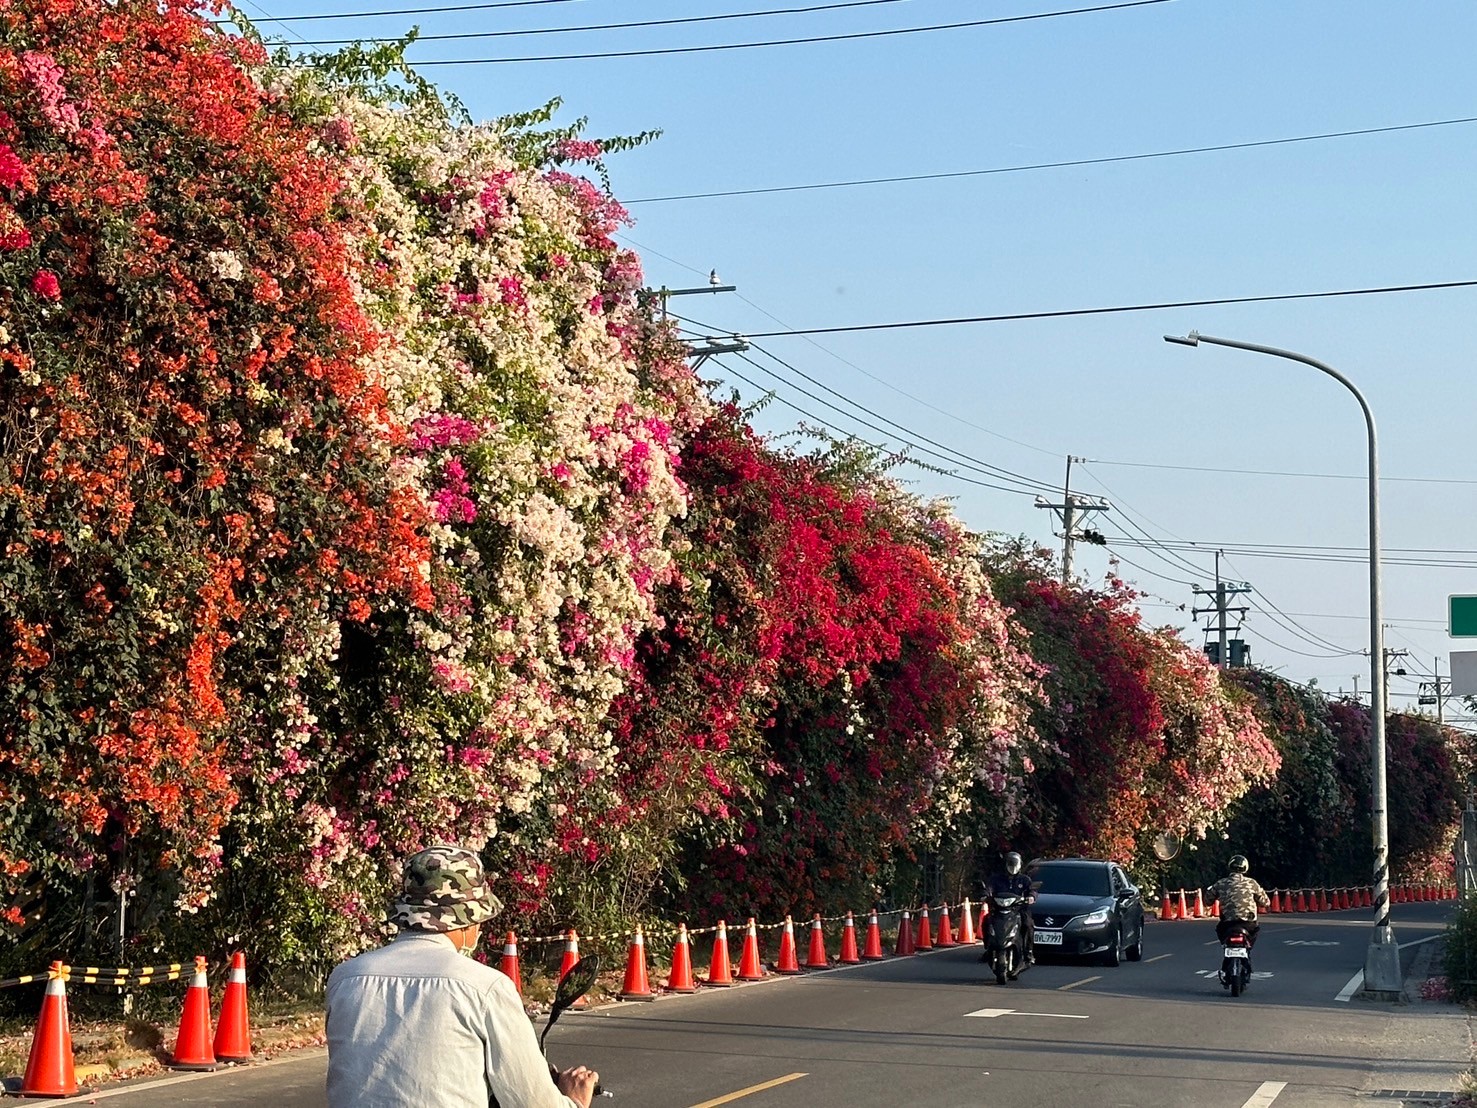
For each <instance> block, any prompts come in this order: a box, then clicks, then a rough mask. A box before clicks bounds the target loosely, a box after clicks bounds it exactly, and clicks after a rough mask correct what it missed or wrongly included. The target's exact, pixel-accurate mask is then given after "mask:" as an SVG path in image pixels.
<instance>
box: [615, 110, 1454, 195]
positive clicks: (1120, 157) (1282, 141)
mask: <svg viewBox="0 0 1477 1108" xmlns="http://www.w3.org/2000/svg"><path fill="white" fill-rule="evenodd" d="M1468 123H1477V116H1462V117H1460V118H1457V119H1433V120H1429V121H1427V122H1424V123H1398V124H1393V125H1391V126H1388V127H1360V128H1358V129H1355V130H1350V131H1324V132H1320V133H1318V134H1312V135H1289V136H1286V137H1284V138H1272V139H1256V140H1252V141H1249V142H1225V143H1218V144H1216V145H1214V146H1184V147H1177V148H1175V149H1173V150H1152V151H1149V152H1147V153H1140V154H1113V155H1108V156H1104V157H1100V158H1072V159H1070V160H1067V161H1059V162H1032V163H1029V164H1025V165H1002V166H993V167H991V168H988V169H960V170H954V171H952V172H941V173H910V174H905V175H902V176H897V177H861V178H857V179H854V180H847V181H817V182H814V183H811V184H804V185H772V186H769V187H767V188H747V189H723V190H721V191H715V192H686V193H675V194H673V195H671V196H643V197H641V198H639V199H636V200H627V201H624V203H625V205H626V206H627V207H630V206H631V205H633V204H669V203H673V202H676V201H679V200H715V199H720V198H724V197H730V196H769V195H773V194H775V193H786V192H815V191H817V190H820V189H843V188H862V187H865V186H871V185H898V184H912V183H914V182H918V181H948V180H957V179H959V178H962V177H994V176H998V175H1000V174H1006V173H1035V172H1038V171H1041V170H1047V169H1080V168H1082V167H1084V166H1091V165H1115V164H1118V163H1121V162H1144V161H1152V160H1156V159H1160V158H1182V157H1186V156H1188V155H1191V154H1218V153H1222V152H1225V151H1230V150H1255V149H1257V148H1259V147H1267V146H1292V145H1294V144H1297V143H1303V142H1326V141H1328V140H1331V139H1341V138H1355V137H1358V136H1362V135H1385V134H1392V133H1394V132H1398V131H1420V130H1427V129H1430V128H1433V127H1456V126H1461V125H1463V124H1468Z"/></svg>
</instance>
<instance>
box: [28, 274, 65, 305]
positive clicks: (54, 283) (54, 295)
mask: <svg viewBox="0 0 1477 1108" xmlns="http://www.w3.org/2000/svg"><path fill="white" fill-rule="evenodd" d="M31 291H32V292H34V293H35V294H36V295H37V296H39V297H41V298H42V299H43V300H60V299H61V295H62V284H61V282H60V281H58V280H57V279H56V274H55V273H53V272H51V270H49V269H42V270H39V271H37V273H36V276H34V277H32V278H31Z"/></svg>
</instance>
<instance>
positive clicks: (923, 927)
mask: <svg viewBox="0 0 1477 1108" xmlns="http://www.w3.org/2000/svg"><path fill="white" fill-rule="evenodd" d="M959 910H960V917H959V929H958V931H957V932H956V931H955V930H954V927H953V924H952V922H951V921H950V918H949V907H948V905H944V906H942V908H941V913H940V918H939V926H938V934H937V936H935V935H934V933H933V928H932V923H931V917H930V912H931V910H930V909H929V908H927V907H925V908H924V909H923V910H922V911H920V912H919V913H918V924H917V929H916V932H915V930H914V927H913V921H912V913H911V912H907V911H905V912H903V913H902V922H901V924H900V925H899V927H898V943H897V948H896V950H895V951H894V956H899V955H908V954H914V953H916V952H917V951H920V950H932V949H934V948H936V947H949V946H959V945H965V944H970V943H974V942H977V941H978V940H977V939H976V938H975V935H976V928H975V921H974V910H973V908H972V906H971V905H970V902H969V901H968V900H966V901H964V903H963V904H961V905H959ZM986 912H987V909H986V907H985V906H984V905H981V906H980V913H979V928H980V929H981V930H983V928H984V924H985V916H986ZM716 931H717V934H716V935H715V936H714V939H713V954H712V958H711V959H710V961H709V963H708V973H707V976H706V977H698V976H697V975H696V974H695V973H694V972H693V961H692V940H691V937H690V936H689V935H688V933H687V925H686V924H685V923H682V924H678V926H677V941H676V944H675V945H674V947H673V949H672V969H671V973H670V974H669V975H668V977H667V983H666V985H665V986H664V990H665V991H666V992H669V993H694V992H697V990H698V988H699V986H708V987H710V988H727V987H730V986H733V985H736V984H738V983H739V982H741V981H761V980H763V979H764V978H765V977H766V976H767V975H768V972H770V971H766V969H765V967H764V963H763V960H762V958H761V957H760V953H759V928H758V924H756V923H755V922H754V920H753V919H750V920H749V921H748V924H747V926H746V927H745V929H744V945H743V949H742V952H741V954H740V956H739V964H738V970H737V972H735V970H734V967H733V963H732V961H731V960H730V954H729V946H728V923H727V921H725V920H719V921H718V927H717V929H716ZM886 957H888V955H887V954H886V953H885V952H884V951H883V949H882V928H881V924H880V923H879V922H878V919H877V913H876V912H872V913H871V915H870V917H869V918H868V920H867V931H866V936H865V939H864V940H863V942H862V944H861V945H860V948H859V946H858V943H857V934H856V920H855V917H854V916H853V914H852V913H851V912H847V913H846V922H845V925H844V927H843V929H842V932H841V949H840V952H839V954H838V955H837V957H836V963H835V964H837V965H843V966H850V965H858V964H860V963H861V962H880V961H881V960H883V959H884V958H886ZM578 961H579V935H578V934H577V933H576V932H575V931H574V929H573V928H571V929H570V930H569V931H568V932H567V933H566V937H565V944H564V957H563V959H562V961H561V962H560V964H559V976H560V977H561V978H562V977H563V976H564V975H565V974H566V973H568V972H569V971H570V969H572V968H573V967H574V965H575V963H576V962H578ZM831 964H832V962H831V958H830V955H829V953H828V951H827V949H826V935H825V930H824V927H823V925H822V921H821V917H820V915H819V914H817V915H816V916H815V918H814V919H812V920H811V923H810V941H809V946H808V948H807V951H806V957H805V961H803V962H802V961H800V958H799V949H798V947H797V946H796V940H795V922H794V920H793V919H792V918H790V917H789V916H786V917H785V922H784V923H783V924H782V925H781V929H780V949H779V956H778V958H777V959H776V960H775V962H774V964H773V967H772V972H774V973H778V974H784V975H795V974H800V973H804V972H805V971H806V970H819V969H828V968H830V966H831ZM498 968H499V969H500V970H502V972H503V973H504V974H506V975H507V976H508V978H509V979H510V980H512V982H513V984H514V986H515V987H516V988H517V989H518V991H519V993H520V994H521V993H522V991H523V980H522V973H521V970H520V968H519V960H518V936H517V935H516V934H514V933H513V932H511V931H509V932H508V934H507V939H506V941H505V942H504V944H503V954H502V959H501V961H500V962H499V964H498ZM620 997H621V999H622V1000H654V999H656V993H655V992H654V991H653V990H652V987H651V981H650V978H649V975H648V973H647V967H646V935H645V932H644V931H643V930H642V929H641V928H640V927H637V928H636V933H635V935H634V936H633V937H632V939H631V945H630V948H629V951H628V953H627V957H626V975H625V980H624V982H623V983H622V986H621V991H620ZM583 1003H584V1002H583V1000H581V1002H580V1004H577V1005H576V1007H581V1006H583Z"/></svg>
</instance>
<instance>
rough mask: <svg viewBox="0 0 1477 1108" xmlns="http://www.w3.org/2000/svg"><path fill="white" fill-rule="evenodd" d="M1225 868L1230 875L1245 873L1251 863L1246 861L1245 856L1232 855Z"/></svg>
mask: <svg viewBox="0 0 1477 1108" xmlns="http://www.w3.org/2000/svg"><path fill="white" fill-rule="evenodd" d="M1226 868H1227V869H1228V870H1230V871H1231V872H1232V873H1245V872H1246V871H1247V870H1249V869H1251V863H1250V862H1248V861H1247V860H1246V855H1245V854H1235V855H1232V857H1231V860H1230V861H1229V862H1227V863H1226Z"/></svg>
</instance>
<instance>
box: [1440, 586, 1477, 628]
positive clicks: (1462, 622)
mask: <svg viewBox="0 0 1477 1108" xmlns="http://www.w3.org/2000/svg"><path fill="white" fill-rule="evenodd" d="M1446 633H1447V634H1448V635H1450V636H1451V637H1452V638H1454V639H1477V596H1449V597H1447V598H1446Z"/></svg>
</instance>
